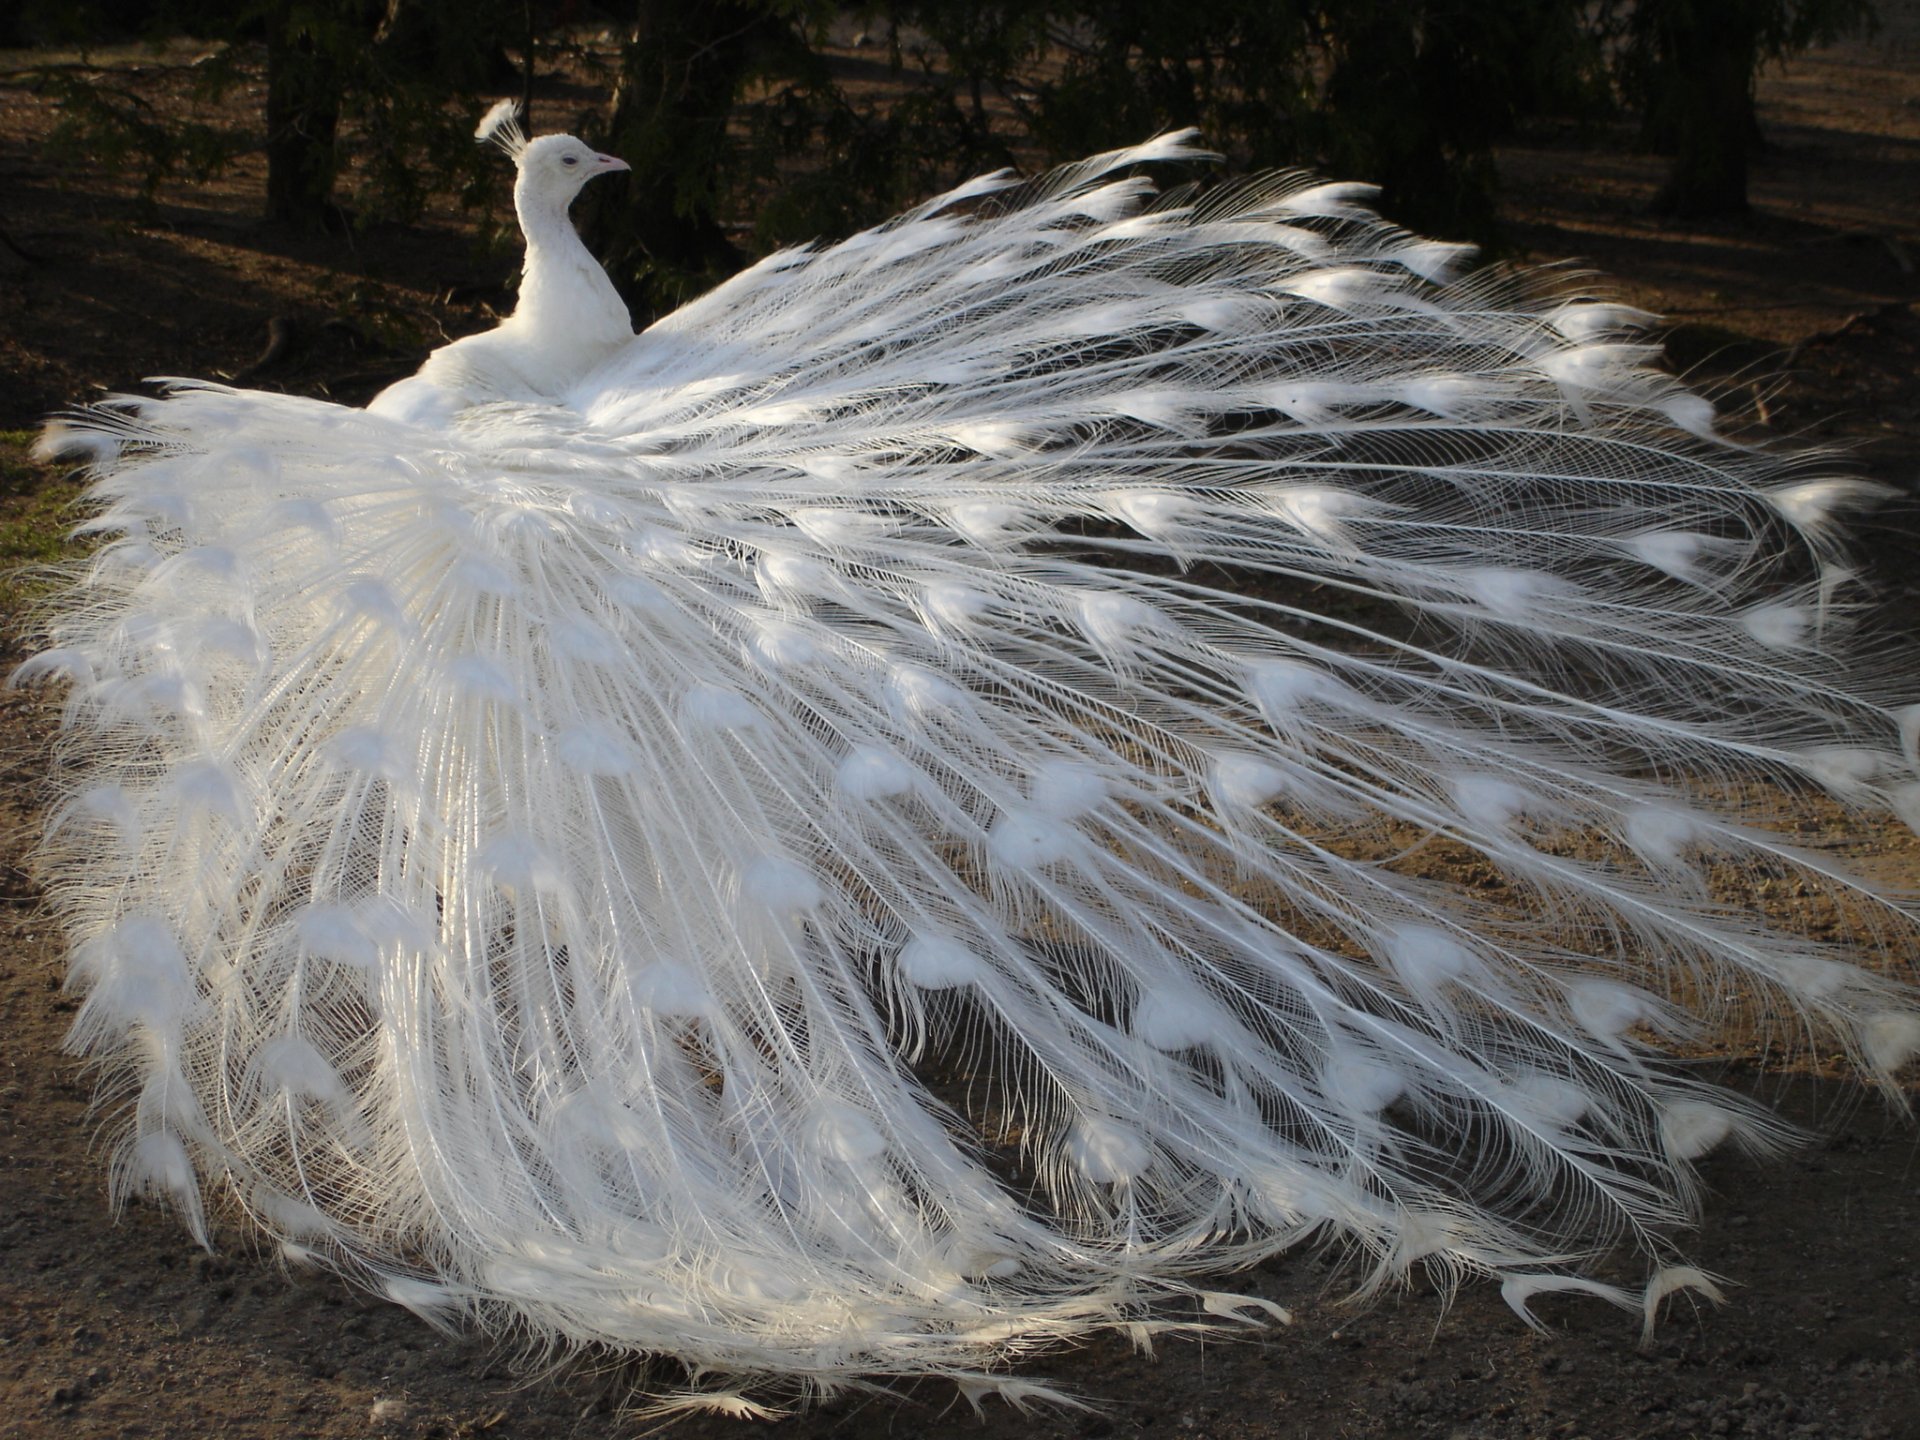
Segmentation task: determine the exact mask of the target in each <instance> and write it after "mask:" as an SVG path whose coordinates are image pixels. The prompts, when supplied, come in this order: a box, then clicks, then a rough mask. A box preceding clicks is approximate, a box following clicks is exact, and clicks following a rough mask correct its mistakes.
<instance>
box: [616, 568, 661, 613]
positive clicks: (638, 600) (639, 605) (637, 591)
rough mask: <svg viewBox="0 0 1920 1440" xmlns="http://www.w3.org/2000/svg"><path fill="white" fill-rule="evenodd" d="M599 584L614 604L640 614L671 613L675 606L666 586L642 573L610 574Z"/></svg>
mask: <svg viewBox="0 0 1920 1440" xmlns="http://www.w3.org/2000/svg"><path fill="white" fill-rule="evenodd" d="M601 584H602V585H603V586H604V587H605V589H606V592H607V598H608V599H609V600H611V601H613V603H614V604H616V605H618V606H620V607H622V608H623V609H626V610H629V611H633V612H636V613H638V614H641V615H671V614H672V613H673V612H674V611H675V609H676V608H677V607H676V606H675V605H674V603H673V597H672V596H671V595H669V594H668V593H667V590H666V587H665V586H663V585H661V584H660V583H659V582H657V581H654V580H649V579H648V578H647V577H646V576H644V575H629V574H625V573H621V574H616V575H610V576H607V577H606V578H605V579H604V580H602V581H601Z"/></svg>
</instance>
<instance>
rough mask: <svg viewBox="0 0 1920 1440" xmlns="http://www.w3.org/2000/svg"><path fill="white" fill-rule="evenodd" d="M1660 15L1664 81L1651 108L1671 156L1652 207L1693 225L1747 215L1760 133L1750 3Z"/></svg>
mask: <svg viewBox="0 0 1920 1440" xmlns="http://www.w3.org/2000/svg"><path fill="white" fill-rule="evenodd" d="M1648 3H1651V0H1648ZM1656 15H1657V18H1656V19H1655V20H1654V43H1655V46H1656V53H1657V54H1658V56H1659V60H1658V62H1657V63H1658V65H1659V71H1658V74H1659V77H1660V78H1659V85H1658V90H1657V92H1656V94H1655V95H1653V96H1652V97H1650V102H1649V108H1650V109H1654V110H1657V112H1658V119H1659V122H1660V126H1661V128H1662V129H1663V130H1665V131H1666V132H1667V133H1668V134H1669V135H1670V136H1671V138H1672V143H1673V147H1674V154H1673V163H1672V165H1671V166H1670V167H1669V169H1668V171H1667V180H1666V184H1665V185H1663V186H1662V187H1661V190H1660V193H1659V194H1658V195H1656V196H1655V197H1654V201H1653V208H1654V209H1655V210H1656V211H1658V212H1660V213H1661V214H1666V215H1680V216H1688V217H1695V218H1698V217H1707V216H1714V215H1733V214H1739V213H1740V212H1742V211H1744V210H1745V209H1746V208H1747V155H1748V152H1749V150H1750V149H1751V147H1752V145H1753V142H1754V137H1755V135H1756V134H1757V132H1758V124H1757V121H1756V119H1755V116H1754V109H1753V77H1754V71H1755V70H1756V69H1757V68H1758V67H1759V63H1760V55H1759V44H1760V39H1759V33H1758V29H1757V24H1756V20H1755V17H1754V13H1753V5H1752V0H1660V3H1659V8H1658V11H1657V12H1656Z"/></svg>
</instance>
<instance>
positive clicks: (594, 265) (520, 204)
mask: <svg viewBox="0 0 1920 1440" xmlns="http://www.w3.org/2000/svg"><path fill="white" fill-rule="evenodd" d="M514 209H515V211H516V212H517V213H518V214H519V217H520V228H521V231H522V233H523V234H524V235H525V236H526V242H527V259H526V266H525V268H524V270H523V272H522V275H521V280H520V299H519V302H518V303H517V304H516V305H515V307H514V311H513V316H512V318H511V319H510V320H509V321H508V324H510V325H511V326H512V327H513V328H514V329H516V330H519V331H522V332H525V333H528V334H530V335H531V336H533V337H534V338H535V339H537V340H540V341H551V342H553V343H555V344H564V345H568V346H581V347H583V348H585V349H589V350H591V349H604V348H605V347H606V346H608V345H612V344H618V343H623V342H625V341H626V340H628V339H630V338H632V335H633V324H632V321H631V319H630V318H629V317H628V314H627V307H626V304H625V302H623V301H622V300H621V299H620V295H619V292H618V291H616V290H615V289H614V288H613V282H612V281H610V280H608V279H607V273H606V271H605V270H603V269H602V268H601V267H600V263H599V262H598V261H597V260H595V259H594V258H593V254H592V252H591V251H589V250H588V249H587V247H586V245H585V243H584V242H583V241H582V240H581V239H580V234H579V232H578V231H577V230H575V229H574V228H573V221H572V220H571V219H569V218H568V215H567V206H566V204H565V202H556V201H554V200H553V199H551V198H549V197H545V196H538V195H530V194H528V193H527V187H526V186H524V185H521V186H516V187H515V190H514Z"/></svg>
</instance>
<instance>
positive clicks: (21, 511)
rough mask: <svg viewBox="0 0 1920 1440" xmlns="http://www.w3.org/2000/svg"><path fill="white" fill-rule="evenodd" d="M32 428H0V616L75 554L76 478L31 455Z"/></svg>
mask: <svg viewBox="0 0 1920 1440" xmlns="http://www.w3.org/2000/svg"><path fill="white" fill-rule="evenodd" d="M33 442H34V434H33V432H32V431H30V430H0V616H13V617H17V616H18V615H19V612H20V611H21V609H22V608H24V607H25V606H27V605H29V604H30V603H31V602H32V601H33V600H35V599H36V598H37V597H38V596H40V595H41V594H42V593H43V592H44V591H45V589H46V586H47V584H48V583H49V576H50V574H51V571H50V569H49V567H51V566H53V565H55V564H57V563H58V562H59V561H61V560H63V559H66V558H69V557H70V556H71V555H73V554H74V553H76V551H77V549H78V546H77V544H76V542H75V541H74V540H73V539H72V538H71V536H72V530H73V526H74V523H75V518H76V517H75V515H74V513H73V502H74V499H75V497H76V495H77V487H76V486H75V484H74V482H73V481H72V480H71V479H70V478H69V477H67V476H66V475H65V474H63V473H62V471H61V470H60V468H59V467H57V466H53V465H47V464H43V463H41V462H40V461H37V460H35V459H33V458H32V455H31V454H30V451H31V450H32V447H33Z"/></svg>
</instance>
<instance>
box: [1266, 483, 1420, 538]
mask: <svg viewBox="0 0 1920 1440" xmlns="http://www.w3.org/2000/svg"><path fill="white" fill-rule="evenodd" d="M1260 493H1261V499H1262V502H1263V503H1264V505H1265V506H1266V508H1267V509H1268V510H1269V511H1270V512H1271V513H1272V514H1273V515H1274V516H1275V518H1277V519H1279V520H1280V521H1281V522H1282V523H1284V524H1286V525H1289V526H1291V527H1292V528H1293V529H1295V530H1298V531H1299V532H1300V533H1301V534H1302V535H1307V536H1311V537H1312V538H1313V539H1315V540H1319V541H1321V542H1322V543H1324V544H1328V545H1336V546H1339V547H1341V548H1342V549H1345V548H1347V547H1349V546H1350V545H1351V544H1352V535H1351V533H1350V529H1349V526H1348V523H1347V522H1349V521H1351V520H1360V519H1366V518H1368V517H1371V516H1376V515H1382V514H1385V513H1386V512H1387V510H1388V508H1389V507H1388V506H1387V505H1385V504H1384V503H1383V502H1381V501H1379V500H1375V499H1373V498H1372V497H1370V496H1366V495H1357V494H1355V493H1354V492H1353V491H1351V490H1342V489H1340V488H1339V487H1338V486H1336V485H1275V486H1272V487H1270V488H1268V489H1266V490H1264V491H1262V492H1260Z"/></svg>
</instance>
